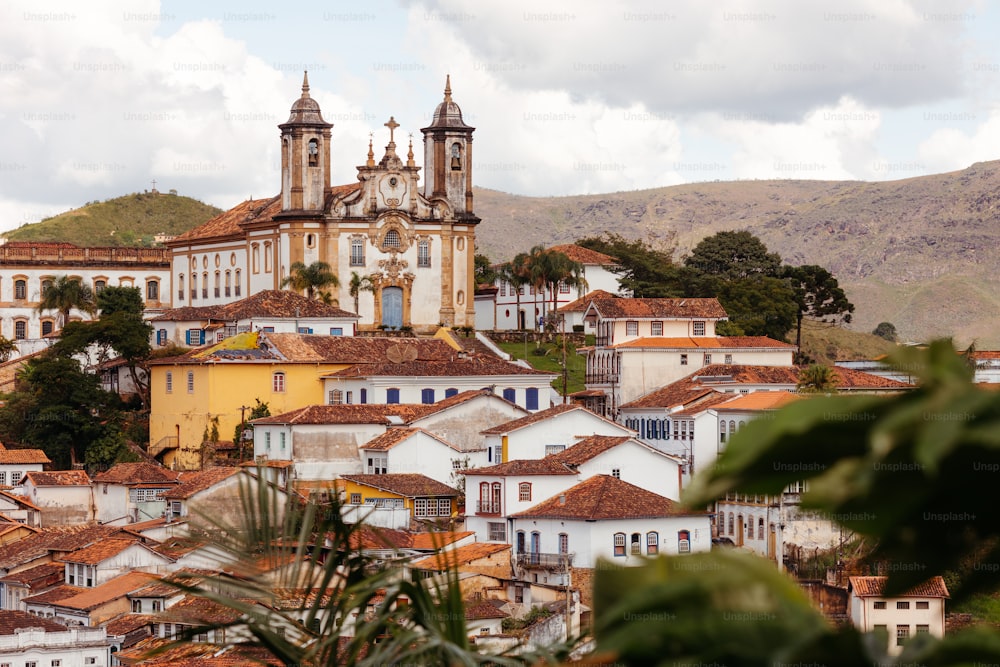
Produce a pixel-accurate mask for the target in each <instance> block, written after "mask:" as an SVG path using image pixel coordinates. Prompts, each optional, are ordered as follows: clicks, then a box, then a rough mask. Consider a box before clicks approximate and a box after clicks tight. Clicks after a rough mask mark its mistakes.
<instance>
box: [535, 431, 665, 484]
mask: <svg viewBox="0 0 1000 667" xmlns="http://www.w3.org/2000/svg"><path fill="white" fill-rule="evenodd" d="M549 458H551V459H552V460H553V461H558V462H559V463H563V464H565V465H567V466H569V467H570V468H571V469H572V470H575V471H577V472H578V473H579V474H580V478H581V479H589V478H590V477H593V476H595V475H611V476H612V477H614V478H615V479H620V480H622V481H625V482H628V483H629V484H634V485H635V486H638V487H639V488H642V489H646V490H647V491H652V492H654V493H656V494H658V495H661V496H666V497H667V498H670V499H671V500H679V499H680V497H681V461H680V459H678V458H677V457H675V456H671V455H669V454H664V453H663V452H661V451H659V450H656V449H653V448H652V447H650V446H649V445H647V444H645V443H643V442H640V441H639V440H636V439H635V438H633V437H631V436H612V435H592V436H590V437H588V438H583V439H581V440H580V441H579V442H577V443H576V444H575V445H573V446H572V447H570V448H569V449H566V450H564V451H562V452H559V453H558V454H552V455H550V456H549Z"/></svg>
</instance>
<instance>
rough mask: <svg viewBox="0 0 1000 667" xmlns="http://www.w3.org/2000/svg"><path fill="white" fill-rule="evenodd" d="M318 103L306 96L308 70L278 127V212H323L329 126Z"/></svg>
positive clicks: (328, 181) (327, 168)
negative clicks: (298, 94)
mask: <svg viewBox="0 0 1000 667" xmlns="http://www.w3.org/2000/svg"><path fill="white" fill-rule="evenodd" d="M332 127H333V124H332V123H327V122H326V121H325V120H323V115H322V114H321V113H320V109H319V103H318V102H316V100H314V99H313V98H312V97H310V96H309V73H308V72H306V73H305V74H304V75H303V77H302V96H301V97H299V99H297V100H295V103H294V104H293V105H292V110H291V115H289V116H288V120H287V121H285V122H284V123H282V124H281V125H279V126H278V128H279V129H280V130H281V210H282V212H290V211H295V212H300V211H301V212H310V213H319V212H322V211H323V208H324V205H325V202H326V194H327V193H328V192H329V191H330V128H332Z"/></svg>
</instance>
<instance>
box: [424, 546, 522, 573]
mask: <svg viewBox="0 0 1000 667" xmlns="http://www.w3.org/2000/svg"><path fill="white" fill-rule="evenodd" d="M504 551H510V545H509V544H493V543H490V542H476V543H474V544H466V545H465V546H464V547H458V548H457V549H448V550H447V551H440V552H438V553H436V554H434V555H433V556H428V557H427V558H423V559H421V560H418V561H416V562H415V563H412V564H411V567H414V568H416V569H418V570H447V569H449V568H454V567H456V566H458V565H468V564H469V563H473V562H475V561H477V560H480V559H482V558H489V557H490V556H493V555H495V554H499V553H503V552H504Z"/></svg>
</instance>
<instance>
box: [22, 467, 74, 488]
mask: <svg viewBox="0 0 1000 667" xmlns="http://www.w3.org/2000/svg"><path fill="white" fill-rule="evenodd" d="M24 477H25V478H26V479H29V480H31V483H32V484H33V485H35V486H90V477H88V476H87V473H86V472H84V471H83V470H52V471H50V472H38V471H36V470H33V471H31V472H27V473H24Z"/></svg>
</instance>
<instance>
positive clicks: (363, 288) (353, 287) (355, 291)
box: [348, 271, 375, 313]
mask: <svg viewBox="0 0 1000 667" xmlns="http://www.w3.org/2000/svg"><path fill="white" fill-rule="evenodd" d="M374 291H375V284H374V283H373V282H372V277H371V276H361V275H358V272H357V271H351V284H350V286H349V287H348V292H349V293H350V295H351V298H353V299H354V312H355V313H357V312H358V309H359V304H358V297H359V296H360V295H361V293H362V292H374Z"/></svg>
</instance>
